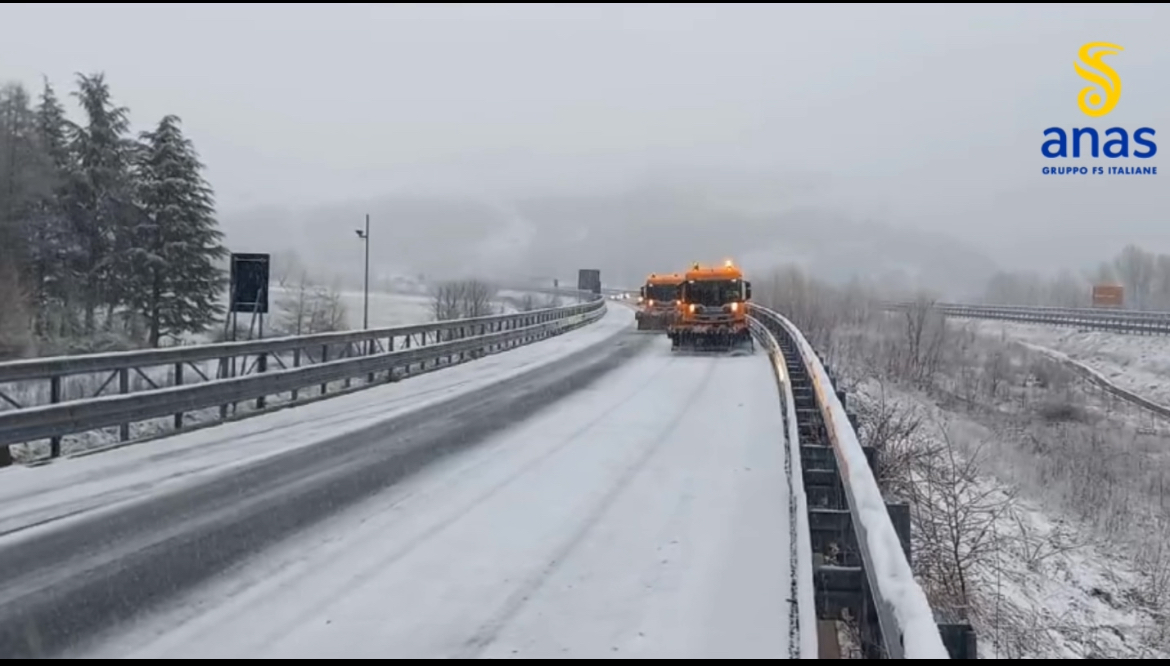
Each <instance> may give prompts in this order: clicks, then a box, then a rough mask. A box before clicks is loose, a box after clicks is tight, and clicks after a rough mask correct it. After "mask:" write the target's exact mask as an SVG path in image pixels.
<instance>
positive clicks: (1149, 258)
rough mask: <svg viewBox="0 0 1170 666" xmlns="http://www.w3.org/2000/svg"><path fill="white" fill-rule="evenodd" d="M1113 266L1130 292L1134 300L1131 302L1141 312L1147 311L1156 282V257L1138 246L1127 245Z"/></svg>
mask: <svg viewBox="0 0 1170 666" xmlns="http://www.w3.org/2000/svg"><path fill="white" fill-rule="evenodd" d="M1113 264H1114V266H1116V268H1117V274H1118V276H1120V277H1121V281H1122V283H1123V284H1124V285H1125V288H1126V290H1127V291H1129V297H1130V299H1132V300H1130V302H1131V303H1132V304H1133V306H1134V307H1135V308H1137V309H1139V310H1142V309H1145V308H1146V307H1147V305H1148V300H1149V296H1150V287H1151V286H1152V285H1153V281H1154V270H1155V260H1154V255H1152V254H1150V253H1149V252H1146V251H1144V250H1142V249H1141V248H1139V247H1138V246H1136V245H1127V246H1126V247H1125V249H1123V250H1122V251H1121V254H1119V255H1117V258H1116V259H1114V260H1113ZM1127 300H1129V299H1127Z"/></svg>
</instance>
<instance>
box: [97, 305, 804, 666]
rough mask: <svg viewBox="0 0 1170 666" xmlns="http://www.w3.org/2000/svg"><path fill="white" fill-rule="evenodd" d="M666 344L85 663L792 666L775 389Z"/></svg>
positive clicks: (767, 376) (766, 373)
mask: <svg viewBox="0 0 1170 666" xmlns="http://www.w3.org/2000/svg"><path fill="white" fill-rule="evenodd" d="M612 310H614V311H619V312H627V313H628V310H627V309H625V308H612ZM667 345H668V343H667V341H666V340H665V339H663V340H661V341H659V344H657V345H655V346H654V347H653V348H652V349H651V350H650V351H649V352H647V353H646V354H643V355H641V356H639V357H637V358H636V359H635V360H634V361H633V362H631V363H630V364H629V365H628V366H625V367H623V368H619V369H617V370H615V371H613V372H612V373H610V374H609V375H607V376H605V377H603V378H602V379H601V380H599V381H598V383H597V384H595V385H593V386H592V387H588V388H585V389H583V390H582V391H581V392H580V393H578V394H575V395H574V396H573V397H572V398H570V399H567V400H566V401H564V402H562V403H559V404H558V405H556V406H554V407H552V408H550V409H548V410H546V411H543V412H540V413H538V414H537V415H535V416H534V417H533V418H531V419H530V420H528V421H525V422H523V423H521V424H517V425H516V426H514V427H513V428H511V429H510V430H509V431H506V432H504V433H502V434H500V435H498V436H495V437H492V438H490V439H489V440H487V441H486V442H484V443H483V444H482V445H481V446H479V447H477V448H475V449H471V450H469V451H468V452H466V453H465V454H461V455H458V456H454V457H452V458H451V459H449V460H447V461H445V462H444V463H440V464H439V465H437V466H436V467H434V468H432V469H431V470H429V471H426V472H423V473H422V474H420V475H418V476H416V477H414V479H412V480H411V481H408V482H406V483H404V484H401V485H399V486H396V487H395V488H393V489H391V490H388V491H386V492H385V493H383V494H381V495H379V496H377V497H375V498H373V499H371V500H370V501H368V502H366V503H364V504H362V505H360V506H359V507H357V508H355V509H353V510H351V511H349V512H347V513H346V514H344V515H343V517H341V518H338V519H336V520H334V521H331V522H330V523H329V524H328V526H327V527H326V528H325V529H321V530H314V531H313V532H312V533H309V534H305V535H303V536H301V537H297V538H296V539H294V540H292V541H290V542H288V543H287V544H285V545H284V546H282V547H281V548H279V549H276V550H274V551H273V552H271V553H268V554H267V555H266V556H265V557H263V558H262V559H259V560H258V561H256V562H254V563H252V564H250V565H248V566H246V567H245V568H243V569H241V570H238V571H237V572H236V573H235V574H233V575H231V576H228V577H225V578H224V579H222V580H220V581H218V582H217V583H214V584H212V585H209V586H207V587H205V588H203V589H202V590H199V591H196V592H194V593H192V594H191V595H189V596H188V597H187V598H185V599H184V600H182V601H180V602H178V603H177V604H176V605H175V606H174V607H173V608H172V609H170V610H169V611H165V612H162V613H160V614H158V615H156V616H154V617H153V618H151V619H148V620H146V621H144V622H143V623H141V624H140V625H139V626H138V627H137V628H136V629H134V630H130V631H128V632H127V633H125V634H123V635H122V636H120V637H118V638H117V639H115V640H113V641H112V642H110V643H108V644H107V645H105V646H104V647H102V648H100V649H99V650H98V651H97V654H96V655H86V656H96V657H99V658H171V657H179V656H181V657H183V658H224V657H230V658H278V659H279V658H286V659H293V658H295V659H312V658H381V659H385V658H412V657H413V658H434V657H453V658H460V657H484V658H606V657H616V658H638V657H640V658H683V657H689V658H703V657H723V658H736V657H749V658H750V657H758V658H786V656H787V645H786V643H787V639H788V636H787V632H786V631H785V630H784V627H785V626H786V616H787V610H788V609H787V606H788V602H787V600H786V599H787V596H788V590H789V581H788V572H789V567H788V566H786V564H785V563H786V562H787V559H788V555H787V554H788V526H787V524H786V522H787V511H786V510H785V506H786V502H787V499H786V498H787V490H786V485H785V475H784V464H783V449H782V448H781V447H782V446H783V432H784V431H783V420H782V416H781V414H780V411H779V408H778V404H777V401H776V398H775V393H774V391H775V390H776V389H775V380H774V377H773V375H772V369H771V367H770V365H769V364H768V363H767V362H766V359H765V357H764V356H763V355H762V354H757V355H756V356H754V357H746V358H710V357H707V358H701V357H700V358H693V357H692V358H677V357H672V356H671V355H670V352H669V350H668V348H667Z"/></svg>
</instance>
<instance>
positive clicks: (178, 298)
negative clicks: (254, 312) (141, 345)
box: [128, 116, 227, 347]
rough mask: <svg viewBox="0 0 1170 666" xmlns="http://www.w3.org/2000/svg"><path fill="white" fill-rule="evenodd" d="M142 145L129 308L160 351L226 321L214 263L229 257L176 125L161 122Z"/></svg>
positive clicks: (173, 120) (190, 150)
mask: <svg viewBox="0 0 1170 666" xmlns="http://www.w3.org/2000/svg"><path fill="white" fill-rule="evenodd" d="M141 140H142V143H143V149H142V151H141V152H140V153H139V159H138V165H137V179H138V192H137V203H138V208H139V209H140V214H139V215H138V216H137V217H136V218H135V222H134V225H133V234H132V240H133V242H132V249H131V257H132V259H133V261H132V264H133V265H134V266H135V272H134V277H133V282H132V284H130V285H128V287H129V292H130V302H129V305H130V306H131V308H132V309H133V310H134V311H135V312H137V313H139V314H140V315H141V316H142V317H143V318H144V319H145V321H146V322H147V325H148V328H149V341H150V345H151V346H154V347H157V346H158V344H159V341H160V339H161V338H162V337H164V336H178V335H181V334H183V333H195V332H201V331H203V330H205V329H206V328H207V327H208V326H210V325H211V324H212V323H213V322H214V321H215V320H216V318H217V317H219V316H220V315H221V314H223V306H222V305H220V304H219V303H218V301H219V297H220V296H221V293H222V289H223V286H224V277H225V276H224V273H223V271H222V269H220V268H219V267H218V263H217V262H218V260H220V259H222V258H223V257H225V256H227V250H226V249H225V248H224V247H223V245H222V242H221V241H222V239H223V234H222V233H221V232H220V231H219V228H218V223H217V221H216V219H215V207H214V205H215V199H214V194H213V193H212V189H211V186H210V185H208V184H207V182H206V181H205V180H204V179H203V176H202V173H201V172H202V170H203V164H202V163H200V161H199V157H198V155H197V154H196V152H195V148H194V146H193V145H192V144H191V141H190V140H189V139H187V138H186V137H185V136H184V135H183V132H182V129H181V128H180V121H179V118H178V117H176V116H166V117H165V118H163V119H162V121H161V122H160V123H159V124H158V127H157V128H155V130H154V131H152V132H144V133H143V134H142V135H141Z"/></svg>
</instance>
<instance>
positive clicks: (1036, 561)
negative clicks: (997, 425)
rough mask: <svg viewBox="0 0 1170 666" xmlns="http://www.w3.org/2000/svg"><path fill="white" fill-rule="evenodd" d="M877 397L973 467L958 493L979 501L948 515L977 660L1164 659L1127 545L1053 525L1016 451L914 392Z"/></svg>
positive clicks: (870, 395)
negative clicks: (959, 524)
mask: <svg viewBox="0 0 1170 666" xmlns="http://www.w3.org/2000/svg"><path fill="white" fill-rule="evenodd" d="M859 388H860V391H859V393H858V395H857V397H858V398H860V399H861V400H862V401H865V402H867V403H868V404H870V405H871V406H872V405H874V404H875V403H876V402H877V401H878V399H879V398H878V394H879V389H878V388H876V384H874V383H873V382H868V383H865V384H863V385H862V386H861V387H859ZM880 391H881V392H882V393H883V394H884V401H885V402H886V404H887V405H889V406H892V407H893V408H895V409H901V410H909V411H911V412H913V413H916V414H918V415H920V416H922V417H923V425H924V430H923V431H921V432H920V433H919V435H918V436H919V437H925V438H928V439H930V440H932V441H933V442H935V443H937V442H941V441H944V436H945V438H949V440H950V441H951V442H952V444H953V445H954V447H955V448H954V451H955V452H956V454H957V455H958V456H959V457H960V458H964V457H966V458H969V459H970V458H977V459H978V460H979V461H980V464H979V470H980V472H981V476H980V477H979V478H978V479H976V480H975V482H974V483H973V484H971V485H970V486H969V487H965V488H964V489H963V494H965V495H967V496H968V498H971V497H977V498H978V499H968V501H970V504H966V505H963V506H962V508H961V509H960V511H958V512H956V515H960V514H965V517H964V518H963V520H969V521H970V524H969V525H968V526H967V528H964V530H965V531H966V532H967V534H966V535H965V536H964V537H963V539H962V542H961V546H959V547H960V550H962V551H964V552H965V553H966V555H965V557H966V558H967V559H966V561H967V562H968V566H969V571H968V573H967V575H968V576H969V577H970V580H971V581H972V582H971V586H972V589H973V590H974V595H975V598H976V600H977V601H976V604H977V606H978V608H977V610H976V614H975V621H976V630H977V632H978V634H979V652H980V656H981V658H985V659H986V658H990V659H1021V658H1025V659H1028V658H1030V659H1093V658H1099V659H1134V658H1167V657H1170V651H1164V650H1163V651H1159V650H1158V648H1157V647H1156V646H1158V645H1163V646H1164V645H1167V638H1168V636H1167V631H1168V630H1167V618H1166V617H1165V616H1164V615H1162V614H1161V613H1164V611H1159V609H1158V604H1157V603H1152V602H1151V599H1152V598H1153V597H1154V596H1155V594H1154V593H1153V591H1152V590H1151V581H1152V580H1153V581H1156V580H1157V579H1156V578H1151V576H1150V575H1149V572H1145V573H1143V571H1141V570H1140V568H1139V567H1138V566H1136V565H1135V564H1134V558H1133V557H1131V556H1132V553H1129V552H1126V551H1127V547H1126V546H1123V545H1121V544H1118V543H1115V542H1113V541H1112V540H1111V539H1108V538H1104V537H1102V536H1100V531H1099V528H1098V527H1096V526H1094V525H1091V524H1088V522H1087V521H1078V520H1076V519H1073V518H1066V517H1061V516H1060V514H1059V513H1058V512H1057V511H1055V510H1054V508H1053V507H1052V506H1051V494H1052V493H1051V491H1050V488H1047V487H1044V486H1037V485H1032V484H1028V483H1021V480H1022V479H1024V478H1030V477H1038V476H1043V474H1038V473H1022V472H1020V470H1019V469H1018V467H1019V465H1021V464H1027V463H1026V462H1025V460H1026V459H1025V458H1021V455H1020V453H1019V451H1017V450H1016V449H1015V447H1017V446H1018V443H1015V442H1011V441H1008V440H1007V439H1005V438H1004V436H1003V433H1001V432H996V431H994V430H993V429H991V428H989V427H987V426H986V425H985V424H983V423H980V422H977V421H976V420H974V419H972V418H968V417H966V416H964V415H961V414H958V413H956V412H954V411H950V410H947V409H943V408H942V407H940V406H939V405H938V404H937V403H936V402H935V401H934V400H932V399H931V398H929V397H927V396H925V395H923V394H921V393H912V392H908V391H904V390H900V389H897V388H894V387H892V386H890V385H889V384H886V385H884V386H882V387H880ZM944 428H945V435H944ZM1135 510H1137V508H1136V507H1135ZM981 512H983V513H985V514H986V516H988V517H989V522H988V523H986V524H988V525H989V526H990V527H991V530H990V532H989V535H979V534H974V532H975V531H976V530H973V529H970V528H973V527H975V525H976V522H977V521H978V519H972V518H971V516H972V515H975V514H977V513H981ZM993 513H994V514H995V516H996V517H994V519H992V518H990V516H992V514H993ZM916 520H919V518H918V517H917V516H916ZM915 530H919V527H918V526H916V527H915ZM916 538H920V535H919V534H916ZM977 539H983V540H982V541H980V542H978V543H976V540H977ZM1151 547H1157V546H1154V545H1153V544H1151ZM919 548H920V546H919V545H917V544H916V545H915V552H918V550H919ZM976 553H978V554H976ZM921 558H922V554H921V553H919V554H918V556H917V558H916V559H919V560H920V559H921Z"/></svg>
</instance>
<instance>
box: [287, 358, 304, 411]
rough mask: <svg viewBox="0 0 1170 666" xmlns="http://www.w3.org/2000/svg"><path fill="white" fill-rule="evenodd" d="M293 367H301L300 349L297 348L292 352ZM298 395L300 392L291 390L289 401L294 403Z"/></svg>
mask: <svg viewBox="0 0 1170 666" xmlns="http://www.w3.org/2000/svg"><path fill="white" fill-rule="evenodd" d="M293 367H294V368H299V367H301V348H300V347H297V348H296V349H294V350H293ZM298 395H300V391H299V390H297V389H293V390H292V397H291V398H289V399H290V400H292V401H293V402H296V401H297V396H298Z"/></svg>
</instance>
